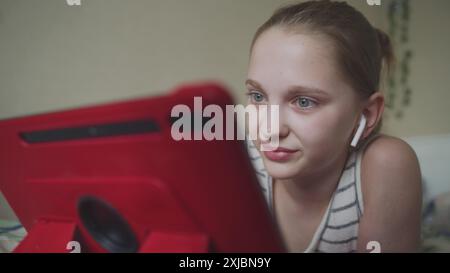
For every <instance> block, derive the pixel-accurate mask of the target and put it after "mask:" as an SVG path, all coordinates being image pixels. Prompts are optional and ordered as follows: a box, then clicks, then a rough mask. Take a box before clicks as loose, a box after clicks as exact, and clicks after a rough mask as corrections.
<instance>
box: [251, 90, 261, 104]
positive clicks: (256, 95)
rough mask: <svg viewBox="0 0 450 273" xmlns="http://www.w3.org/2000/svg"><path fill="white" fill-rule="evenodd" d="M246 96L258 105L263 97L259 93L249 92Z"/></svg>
mask: <svg viewBox="0 0 450 273" xmlns="http://www.w3.org/2000/svg"><path fill="white" fill-rule="evenodd" d="M248 96H249V97H250V99H251V100H252V102H254V103H260V102H263V101H264V96H263V95H262V94H261V93H259V92H250V93H248Z"/></svg>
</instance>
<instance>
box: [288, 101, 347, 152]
mask: <svg viewBox="0 0 450 273" xmlns="http://www.w3.org/2000/svg"><path fill="white" fill-rule="evenodd" d="M297 120H298V121H297V122H295V123H293V127H294V128H295V129H294V131H295V133H296V135H297V136H298V137H299V139H300V141H301V142H302V145H303V146H304V148H305V149H306V150H310V151H313V150H315V151H317V152H322V151H325V152H326V151H330V152H334V151H335V150H336V149H342V146H343V145H345V144H346V142H347V141H348V136H349V133H350V132H351V128H352V126H351V120H352V116H351V115H350V114H349V113H346V112H338V111H332V110H328V111H326V110H322V111H321V112H317V113H312V114H310V115H308V116H304V117H303V118H301V119H299V118H298V117H297Z"/></svg>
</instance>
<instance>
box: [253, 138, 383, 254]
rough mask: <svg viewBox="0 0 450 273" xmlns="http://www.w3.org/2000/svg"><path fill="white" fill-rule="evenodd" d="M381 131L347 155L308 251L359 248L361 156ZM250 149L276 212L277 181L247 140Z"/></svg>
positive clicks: (361, 211)
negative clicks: (274, 201) (275, 194)
mask: <svg viewBox="0 0 450 273" xmlns="http://www.w3.org/2000/svg"><path fill="white" fill-rule="evenodd" d="M376 136H377V135H374V136H373V137H371V138H370V139H369V140H367V141H365V142H364V143H363V145H361V147H359V148H358V149H355V150H353V151H352V152H351V153H350V155H349V156H348V158H347V162H346V163H345V167H344V170H343V172H342V175H341V177H340V180H339V183H338V185H337V188H336V190H335V192H334V193H333V195H332V198H331V200H330V202H329V204H328V207H327V210H326V212H325V214H324V215H323V217H322V220H321V221H320V224H319V226H318V228H317V230H316V231H315V232H314V235H313V238H312V240H311V241H310V243H309V245H308V247H307V248H306V250H305V252H326V253H327V252H331V253H336V252H355V251H356V249H357V240H358V227H359V221H360V219H361V216H362V214H363V211H364V205H363V196H362V192H361V160H362V154H363V151H364V148H365V147H366V146H367V144H368V143H369V142H370V141H372V140H373V139H374V138H375V137H376ZM247 149H248V151H249V156H250V159H251V161H252V164H253V167H254V168H255V171H256V174H257V177H258V182H259V184H260V186H261V190H262V192H263V193H264V196H265V199H266V201H267V204H268V206H269V209H270V212H271V214H272V216H274V215H273V204H272V200H273V191H272V188H273V181H272V177H271V176H270V175H269V174H268V173H267V171H266V169H265V167H264V164H263V160H262V158H261V155H260V152H259V151H258V150H257V149H256V148H255V146H254V145H253V143H252V142H251V141H250V140H248V141H247Z"/></svg>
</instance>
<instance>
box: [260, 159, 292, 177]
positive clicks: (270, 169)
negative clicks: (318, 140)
mask: <svg viewBox="0 0 450 273" xmlns="http://www.w3.org/2000/svg"><path fill="white" fill-rule="evenodd" d="M264 165H265V167H266V170H267V173H268V174H269V175H270V176H271V177H272V178H273V179H289V178H293V177H295V176H296V175H298V173H299V166H298V164H295V162H283V163H278V162H272V161H269V160H267V159H264Z"/></svg>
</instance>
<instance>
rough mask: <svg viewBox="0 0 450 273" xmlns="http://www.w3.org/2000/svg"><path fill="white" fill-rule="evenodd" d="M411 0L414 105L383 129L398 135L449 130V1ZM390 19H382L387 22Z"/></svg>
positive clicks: (442, 132) (425, 133) (439, 132)
mask: <svg viewBox="0 0 450 273" xmlns="http://www.w3.org/2000/svg"><path fill="white" fill-rule="evenodd" d="M410 1H411V26H410V28H411V36H410V38H411V48H412V50H413V52H414V54H415V55H414V58H413V59H412V62H411V69H412V70H411V76H410V77H411V86H412V90H413V95H412V100H411V105H410V107H409V108H407V109H406V111H405V113H404V118H403V119H400V120H397V119H396V120H394V119H389V120H387V122H386V123H385V124H384V125H385V127H384V130H385V132H387V133H391V134H394V135H398V136H417V135H431V134H448V133H450V107H449V106H450V85H449V84H448V82H449V79H450V78H449V76H450V51H449V48H450V35H449V31H448V29H447V28H448V26H449V25H450V14H449V13H450V1H448V0H428V1H423V0H410ZM386 21H387V20H383V22H386Z"/></svg>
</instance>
